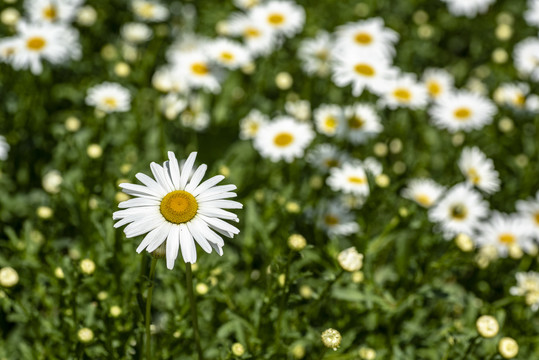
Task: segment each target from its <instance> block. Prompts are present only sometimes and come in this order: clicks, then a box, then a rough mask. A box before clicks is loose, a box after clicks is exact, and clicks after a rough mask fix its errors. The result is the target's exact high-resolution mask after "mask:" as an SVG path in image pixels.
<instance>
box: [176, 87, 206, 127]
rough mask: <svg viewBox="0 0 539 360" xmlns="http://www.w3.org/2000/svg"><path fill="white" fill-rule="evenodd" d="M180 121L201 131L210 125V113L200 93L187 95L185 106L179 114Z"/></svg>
mask: <svg viewBox="0 0 539 360" xmlns="http://www.w3.org/2000/svg"><path fill="white" fill-rule="evenodd" d="M180 123H181V124H182V125H183V126H185V127H188V128H191V129H194V130H196V131H202V130H205V129H207V128H208V126H209V125H210V114H209V112H208V110H207V106H206V105H205V102H204V97H203V95H202V94H200V93H197V94H194V95H192V96H190V97H189V101H188V102H187V107H186V108H185V110H183V111H182V113H181V115H180Z"/></svg>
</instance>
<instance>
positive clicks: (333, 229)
mask: <svg viewBox="0 0 539 360" xmlns="http://www.w3.org/2000/svg"><path fill="white" fill-rule="evenodd" d="M321 210H322V211H320V212H319V216H318V219H317V225H319V226H320V227H321V228H322V229H324V230H325V231H326V233H327V234H328V235H329V236H348V235H352V234H355V233H357V232H358V231H359V225H358V223H357V222H356V221H355V218H354V214H353V213H352V212H350V210H348V209H347V208H345V207H344V206H343V205H342V204H341V203H340V202H336V201H334V202H331V203H329V204H328V205H327V206H326V207H324V208H322V209H321Z"/></svg>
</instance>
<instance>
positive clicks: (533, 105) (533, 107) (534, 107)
mask: <svg viewBox="0 0 539 360" xmlns="http://www.w3.org/2000/svg"><path fill="white" fill-rule="evenodd" d="M0 52H1V50H0ZM524 108H525V109H526V111H529V112H531V113H539V95H537V94H530V95H528V97H527V98H526V103H525V104H524Z"/></svg>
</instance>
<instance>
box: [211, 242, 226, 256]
mask: <svg viewBox="0 0 539 360" xmlns="http://www.w3.org/2000/svg"><path fill="white" fill-rule="evenodd" d="M210 245H211V247H212V248H213V249H214V250H215V252H216V253H217V254H219V256H223V249H222V246H219V245H217V244H214V243H210Z"/></svg>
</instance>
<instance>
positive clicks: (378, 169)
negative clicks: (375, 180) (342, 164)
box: [360, 156, 384, 177]
mask: <svg viewBox="0 0 539 360" xmlns="http://www.w3.org/2000/svg"><path fill="white" fill-rule="evenodd" d="M360 164H361V165H363V168H364V169H365V171H367V172H368V173H370V174H371V175H372V176H374V177H376V176H378V175H380V174H382V171H383V170H384V168H383V167H382V164H380V162H379V161H378V160H376V159H375V158H373V157H372V156H369V157H368V158H366V159H365V160H363V161H360Z"/></svg>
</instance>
